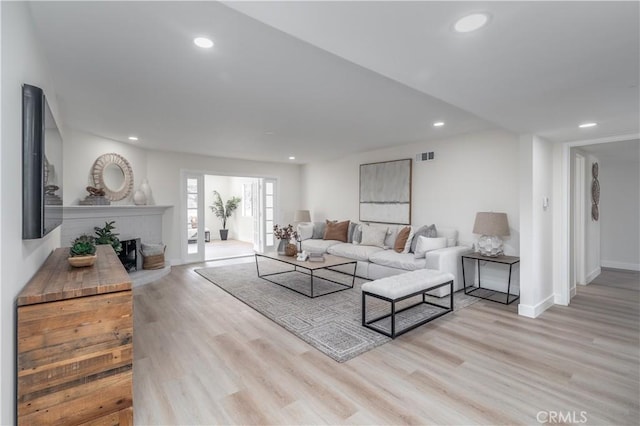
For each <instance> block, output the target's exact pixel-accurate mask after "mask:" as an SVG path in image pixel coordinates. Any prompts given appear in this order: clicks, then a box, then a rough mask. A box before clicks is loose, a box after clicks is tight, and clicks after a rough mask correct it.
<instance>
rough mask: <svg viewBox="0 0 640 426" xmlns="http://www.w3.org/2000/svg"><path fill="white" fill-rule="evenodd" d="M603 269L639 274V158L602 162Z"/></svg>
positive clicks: (601, 220)
mask: <svg viewBox="0 0 640 426" xmlns="http://www.w3.org/2000/svg"><path fill="white" fill-rule="evenodd" d="M599 180H600V189H601V192H600V222H601V244H602V245H601V247H602V250H601V256H602V257H601V258H602V266H605V267H610V268H620V269H630V270H634V271H638V270H640V167H639V159H638V158H627V159H624V160H619V159H612V158H608V157H606V156H602V158H601V161H600V179H599Z"/></svg>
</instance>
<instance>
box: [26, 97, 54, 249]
mask: <svg viewBox="0 0 640 426" xmlns="http://www.w3.org/2000/svg"><path fill="white" fill-rule="evenodd" d="M45 108H47V100H46V97H45V94H44V91H43V90H42V89H41V88H39V87H36V86H32V85H30V84H24V85H23V86H22V239H23V240H32V239H37V238H42V237H44V236H45V235H47V234H49V233H50V232H51V231H53V230H54V229H55V228H57V227H58V226H60V225H61V224H62V205H55V206H51V207H47V208H45V197H46V194H45V184H46V183H45V181H44V180H45V170H44V168H45V167H46V161H45V152H46V151H45V145H46V143H47V141H46V140H45V135H46V131H45V126H46V125H47V123H46V122H45V121H46V110H45ZM49 111H50V109H49ZM52 124H54V125H55V121H54V123H52ZM55 126H56V128H57V125H55ZM61 166H62V164H60V172H61ZM60 175H62V173H60ZM61 195H62V191H60V196H61ZM60 198H61V197H60ZM60 204H61V203H60ZM47 213H49V214H47Z"/></svg>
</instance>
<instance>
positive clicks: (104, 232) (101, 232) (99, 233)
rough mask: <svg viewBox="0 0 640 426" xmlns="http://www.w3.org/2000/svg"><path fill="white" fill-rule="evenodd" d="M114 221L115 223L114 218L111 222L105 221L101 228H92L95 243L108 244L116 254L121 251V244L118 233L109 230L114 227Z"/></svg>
mask: <svg viewBox="0 0 640 426" xmlns="http://www.w3.org/2000/svg"><path fill="white" fill-rule="evenodd" d="M114 223H116V222H115V220H112V221H111V222H105V223H104V227H103V228H100V227H97V226H95V227H94V228H93V229H94V230H95V231H96V239H95V241H96V244H97V245H102V244H110V245H111V247H113V250H114V251H115V252H116V254H119V253H120V252H121V251H122V244H121V243H120V240H119V239H118V235H119V234H114V233H113V232H111V231H112V230H114V229H115V228H116V227H115V225H114Z"/></svg>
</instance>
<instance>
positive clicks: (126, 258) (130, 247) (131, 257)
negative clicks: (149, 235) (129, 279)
mask: <svg viewBox="0 0 640 426" xmlns="http://www.w3.org/2000/svg"><path fill="white" fill-rule="evenodd" d="M120 243H121V244H122V251H121V252H120V254H119V255H118V258H119V259H120V262H121V263H122V266H124V269H126V270H127V272H134V271H142V256H141V255H140V254H139V253H138V250H139V247H140V238H133V239H130V240H124V241H120Z"/></svg>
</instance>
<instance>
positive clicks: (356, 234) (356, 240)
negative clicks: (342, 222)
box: [351, 223, 364, 244]
mask: <svg viewBox="0 0 640 426" xmlns="http://www.w3.org/2000/svg"><path fill="white" fill-rule="evenodd" d="M363 226H364V225H363V224H361V223H360V224H358V225H357V226H356V227H355V229H354V230H353V238H352V240H351V242H352V243H353V244H360V241H362V227H363Z"/></svg>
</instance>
